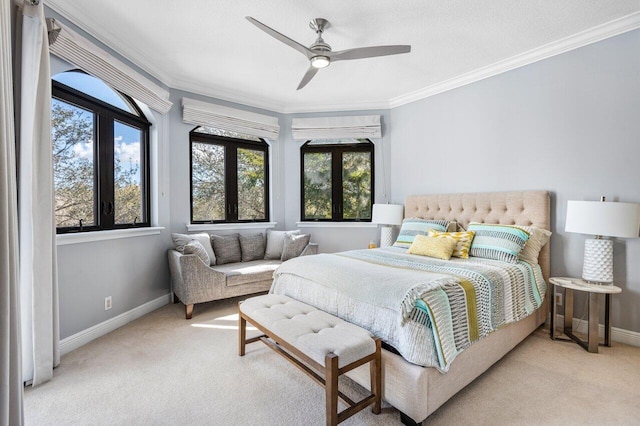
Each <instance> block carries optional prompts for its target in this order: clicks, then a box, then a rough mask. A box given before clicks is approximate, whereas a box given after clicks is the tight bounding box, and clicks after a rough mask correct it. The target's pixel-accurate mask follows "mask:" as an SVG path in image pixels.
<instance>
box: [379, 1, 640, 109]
mask: <svg viewBox="0 0 640 426" xmlns="http://www.w3.org/2000/svg"><path fill="white" fill-rule="evenodd" d="M637 28H640V12H635V13H632V14H630V15H627V16H623V17H622V18H618V19H615V20H613V21H609V22H607V23H604V24H602V25H598V26H596V27H593V28H590V29H588V30H585V31H582V32H579V33H577V34H574V35H571V36H569V37H565V38H563V39H560V40H557V41H554V42H551V43H547V44H545V45H543V46H540V47H537V48H535V49H531V50H528V51H526V52H524V53H521V54H519V55H516V56H512V57H510V58H507V59H504V60H502V61H498V62H495V63H493V64H491V65H487V66H485V67H482V68H478V69H476V70H473V71H470V72H468V73H465V74H462V75H459V76H457V77H454V78H451V79H449V80H445V81H443V82H441V83H437V84H434V85H431V86H428V87H425V88H423V89H420V90H416V91H415V92H411V93H408V94H406V95H402V96H398V97H396V98H393V99H391V100H390V101H389V107H390V108H396V107H399V106H402V105H405V104H408V103H411V102H415V101H418V100H420V99H424V98H428V97H430V96H434V95H437V94H439V93H443V92H446V91H449V90H453V89H456V88H458V87H462V86H465V85H467V84H471V83H475V82H476V81H480V80H484V79H486V78H489V77H493V76H495V75H498V74H502V73H504V72H507V71H511V70H513V69H516V68H520V67H523V66H525V65H529V64H532V63H534V62H538V61H542V60H544V59H547V58H550V57H552V56H556V55H560V54H562V53H566V52H569V51H571V50H575V49H578V48H580V47H583V46H587V45H589V44H592V43H596V42H599V41H602V40H605V39H608V38H611V37H614V36H617V35H620V34H623V33H626V32H628V31H632V30H635V29H637Z"/></svg>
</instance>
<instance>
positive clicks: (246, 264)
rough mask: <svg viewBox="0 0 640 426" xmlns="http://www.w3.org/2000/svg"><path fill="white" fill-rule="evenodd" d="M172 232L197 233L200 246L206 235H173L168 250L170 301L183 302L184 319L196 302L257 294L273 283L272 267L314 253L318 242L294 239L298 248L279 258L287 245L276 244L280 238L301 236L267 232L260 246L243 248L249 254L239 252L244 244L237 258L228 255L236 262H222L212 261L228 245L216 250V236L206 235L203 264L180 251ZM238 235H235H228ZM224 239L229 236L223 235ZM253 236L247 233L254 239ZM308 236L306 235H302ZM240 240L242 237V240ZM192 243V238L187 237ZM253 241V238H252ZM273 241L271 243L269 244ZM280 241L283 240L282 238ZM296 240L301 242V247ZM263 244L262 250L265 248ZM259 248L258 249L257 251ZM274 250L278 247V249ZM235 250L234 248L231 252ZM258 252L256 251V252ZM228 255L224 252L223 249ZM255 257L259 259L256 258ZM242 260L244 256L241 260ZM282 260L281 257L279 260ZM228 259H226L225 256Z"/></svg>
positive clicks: (198, 257)
mask: <svg viewBox="0 0 640 426" xmlns="http://www.w3.org/2000/svg"><path fill="white" fill-rule="evenodd" d="M176 235H179V236H180V237H182V238H183V239H185V238H186V239H188V238H189V237H194V239H195V237H197V236H200V240H201V241H202V243H203V245H205V244H206V238H205V239H204V240H203V238H202V234H173V236H174V241H175V242H176V248H177V249H176V248H174V249H170V250H168V258H169V269H170V271H171V280H172V285H173V301H174V303H177V302H178V301H180V302H182V303H183V304H184V305H185V316H186V319H191V317H192V315H193V307H194V304H196V303H203V302H209V301H212V300H219V299H226V298H229V297H234V296H242V295H246V294H253V293H259V292H263V291H267V290H269V288H270V287H271V284H272V282H273V272H274V271H275V270H276V268H277V267H278V266H279V265H280V264H281V263H282V262H283V261H284V260H286V259H288V258H291V257H295V256H298V255H299V256H305V255H310V254H317V253H318V245H317V244H313V243H309V242H308V240H309V238H307V239H306V242H302V241H298V247H299V248H298V249H297V250H296V249H294V250H293V251H290V252H288V253H287V252H285V253H284V255H285V256H284V257H283V253H282V252H283V251H284V250H285V249H286V248H287V247H281V246H278V244H279V243H280V239H279V238H281V237H286V238H287V241H288V239H289V238H290V237H289V235H294V236H295V237H291V238H300V237H302V235H301V234H299V232H297V231H294V232H291V231H289V232H284V231H270V230H268V231H267V235H266V236H265V244H264V245H263V246H262V248H261V247H260V246H259V245H258V246H257V247H256V246H253V247H249V248H247V249H245V252H246V251H249V250H252V251H253V254H252V255H251V256H247V255H245V254H246V253H244V252H242V248H245V247H248V244H245V245H240V244H238V246H239V247H240V252H241V253H240V258H239V259H238V256H237V254H236V253H233V254H234V255H235V257H234V256H232V257H231V258H233V259H238V260H240V261H230V262H227V261H226V260H225V262H224V263H222V264H215V259H216V258H217V259H218V261H220V259H221V256H220V255H221V254H223V252H225V250H226V249H227V248H228V247H222V246H219V245H218V247H219V250H218V251H216V242H218V240H217V239H216V238H218V237H219V236H213V235H212V236H210V237H211V240H212V244H211V246H212V247H207V249H212V252H213V253H214V255H213V257H214V262H213V263H214V264H213V265H209V264H207V263H205V261H206V260H207V259H206V256H204V259H203V258H202V256H199V255H198V254H186V253H183V252H181V251H185V250H184V249H183V247H184V246H182V247H181V246H180V244H179V243H178V241H176ZM232 235H236V236H238V234H232ZM224 237H225V238H227V241H226V242H227V243H228V237H230V236H224ZM255 237H257V235H254V236H251V237H250V238H255ZM306 237H308V236H306ZM242 241H244V240H242ZM191 242H193V240H191ZM254 242H255V239H254ZM270 242H274V244H275V246H274V244H270ZM283 243H284V241H283ZM300 243H303V244H304V245H303V246H301V245H300ZM265 246H266V249H265ZM260 249H262V250H261V252H260ZM278 249H280V250H279V251H278ZM300 249H301V250H300ZM235 250H237V249H236V248H235V247H234V248H233V251H235ZM258 253H260V254H258ZM225 254H226V255H228V254H229V252H228V251H226V252H225ZM257 256H259V257H260V258H256V257H257ZM265 257H267V258H265ZM243 259H245V260H244V261H243ZM283 259H284V260H283ZM227 260H228V259H227Z"/></svg>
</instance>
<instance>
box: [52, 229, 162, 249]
mask: <svg viewBox="0 0 640 426" xmlns="http://www.w3.org/2000/svg"><path fill="white" fill-rule="evenodd" d="M163 229H164V226H152V227H149V228H131V229H113V230H111V231H92V232H75V233H71V234H58V235H56V245H58V246H66V245H68V244H81V243H91V242H95V241H106V240H116V239H119V238H132V237H144V236H147V235H159V234H160V232H161V231H162V230H163Z"/></svg>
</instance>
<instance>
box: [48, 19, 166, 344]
mask: <svg viewBox="0 0 640 426" xmlns="http://www.w3.org/2000/svg"><path fill="white" fill-rule="evenodd" d="M46 15H47V16H53V17H55V18H56V19H60V21H62V22H63V23H65V24H66V25H68V26H70V27H71V28H73V29H74V30H75V31H77V32H79V33H80V34H83V35H84V36H85V37H87V38H88V39H90V40H92V41H93V42H94V43H96V44H97V45H99V46H101V47H102V48H103V49H104V50H106V51H108V52H109V53H110V54H112V55H113V56H115V57H117V58H119V59H120V60H122V61H123V62H125V63H127V64H128V65H130V66H132V67H133V68H136V67H135V66H134V65H133V64H131V63H130V62H129V61H127V60H126V59H124V58H122V57H120V56H119V55H118V54H117V53H115V52H113V51H112V50H110V49H109V48H108V47H106V46H104V45H102V44H101V43H100V42H98V41H96V40H95V39H93V38H92V37H91V36H89V35H88V34H86V33H85V32H84V31H82V30H81V29H79V28H78V27H76V26H74V25H73V23H70V22H68V21H67V20H65V19H64V18H62V17H60V16H59V15H58V14H56V13H55V12H53V11H51V10H50V9H47V11H46ZM73 68H74V67H73V66H71V65H70V64H68V63H66V62H64V61H62V60H60V59H59V58H57V57H56V56H53V55H51V74H52V75H55V74H57V73H59V72H63V71H66V70H68V69H73ZM136 69H137V68H136ZM137 70H138V71H139V72H140V73H142V74H144V75H145V76H146V77H147V78H150V79H152V80H154V81H156V82H157V83H158V84H160V85H161V86H162V84H161V83H159V82H158V81H157V80H155V79H154V78H153V77H152V76H150V75H148V74H146V73H144V72H143V71H141V70H139V69H137ZM174 108H175V107H174ZM147 118H148V119H149V120H150V121H151V122H152V123H153V125H152V127H151V133H152V134H154V135H155V137H153V136H152V140H151V157H152V161H151V163H152V176H154V177H152V196H151V197H152V200H151V203H152V218H153V223H152V224H153V225H154V226H161V227H165V228H166V229H164V230H163V231H161V233H160V234H159V235H150V236H143V237H133V238H123V239H117V240H108V241H96V242H88V243H79V244H72V245H59V246H58V286H59V307H60V309H59V311H60V338H61V339H64V338H66V337H69V336H72V335H74V334H76V333H78V332H81V331H83V330H86V329H88V328H90V327H93V326H95V325H97V324H100V323H102V322H104V321H107V320H109V319H112V318H114V317H116V316H118V315H120V314H123V313H125V312H127V311H130V310H131V309H134V308H137V307H139V306H140V305H143V304H145V303H147V302H151V301H153V300H155V299H157V298H159V297H162V296H163V295H167V300H168V293H169V287H170V285H169V281H170V280H169V267H168V264H167V260H166V254H165V253H166V250H167V248H169V247H170V246H171V245H172V244H171V237H170V229H169V205H170V192H169V187H168V175H169V170H168V158H167V152H168V143H169V140H168V138H167V134H168V129H169V127H170V125H171V123H169V122H168V120H167V118H165V117H164V116H163V115H162V114H158V113H154V112H151V111H148V113H147ZM107 296H111V297H112V309H111V310H109V311H105V310H104V298H105V297H107Z"/></svg>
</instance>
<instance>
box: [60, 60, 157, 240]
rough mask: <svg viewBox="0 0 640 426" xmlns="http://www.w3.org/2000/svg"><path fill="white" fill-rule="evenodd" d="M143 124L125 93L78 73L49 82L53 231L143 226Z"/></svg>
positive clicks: (146, 147)
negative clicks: (50, 90) (55, 228)
mask: <svg viewBox="0 0 640 426" xmlns="http://www.w3.org/2000/svg"><path fill="white" fill-rule="evenodd" d="M149 126H150V123H149V121H148V120H147V119H146V117H145V116H144V114H143V113H142V111H141V110H140V108H138V106H137V105H136V103H135V102H134V101H133V99H131V98H130V97H128V96H126V95H124V94H122V93H120V92H117V91H115V90H113V89H111V88H110V87H109V86H107V85H106V84H105V83H104V82H102V81H101V80H99V79H97V78H95V77H92V76H90V75H88V74H85V73H84V72H82V71H77V70H76V71H67V72H63V73H60V74H57V75H55V76H54V77H53V81H52V100H51V139H52V148H53V162H54V164H53V168H54V185H55V216H56V226H57V230H58V233H65V232H81V231H98V230H106V229H120V228H130V227H141V226H149V225H150V219H149V216H150V214H149V175H150V174H149Z"/></svg>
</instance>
